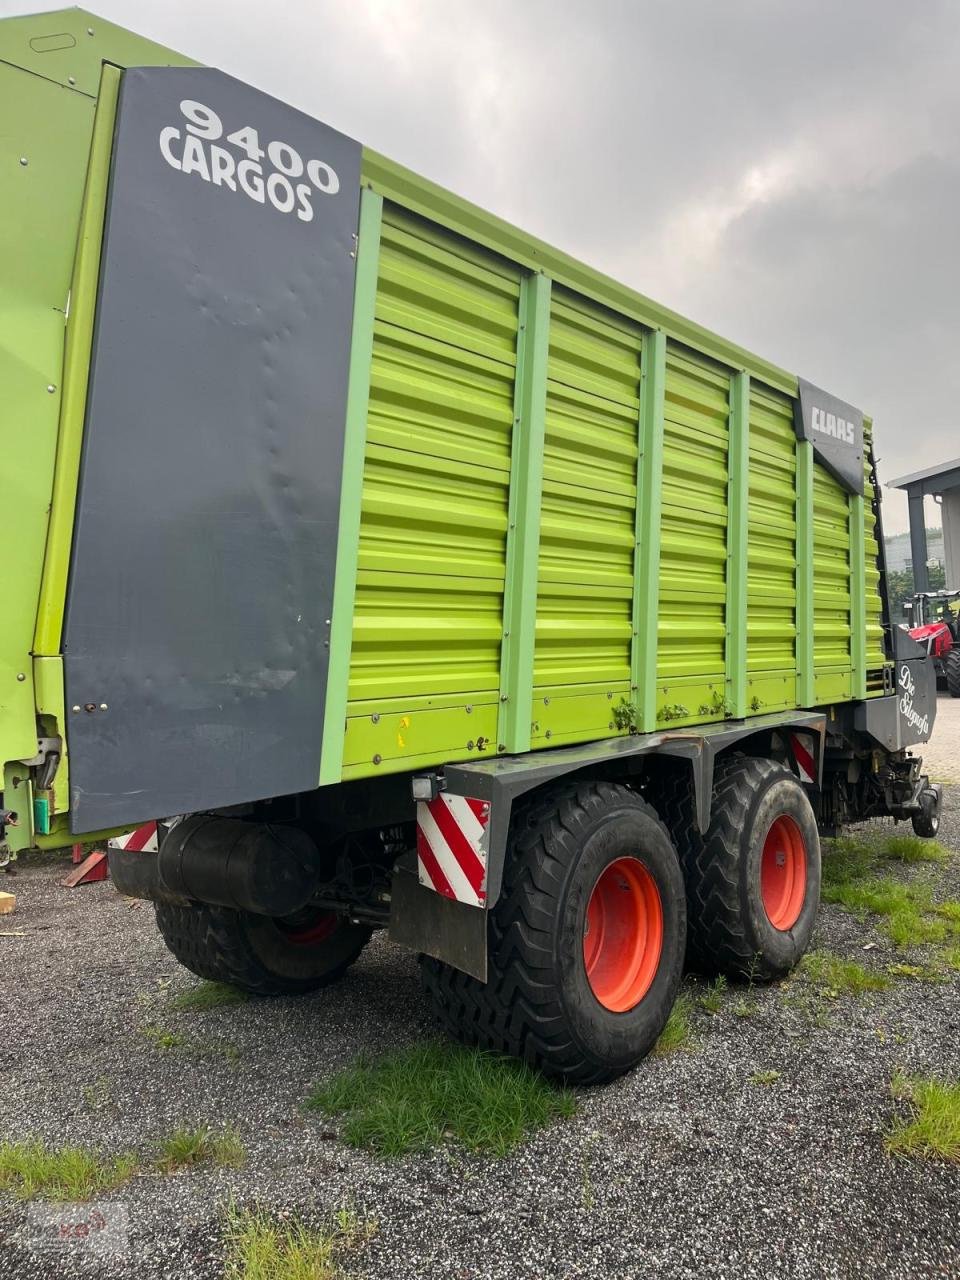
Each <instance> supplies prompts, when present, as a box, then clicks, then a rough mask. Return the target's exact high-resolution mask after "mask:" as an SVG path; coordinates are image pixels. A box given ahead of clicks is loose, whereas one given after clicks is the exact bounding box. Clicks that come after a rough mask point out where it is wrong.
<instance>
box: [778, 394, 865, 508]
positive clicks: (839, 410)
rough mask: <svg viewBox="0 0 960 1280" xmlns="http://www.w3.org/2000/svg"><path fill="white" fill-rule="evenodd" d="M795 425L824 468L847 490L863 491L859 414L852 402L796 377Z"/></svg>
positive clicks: (860, 419) (799, 434)
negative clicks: (810, 445) (797, 390)
mask: <svg viewBox="0 0 960 1280" xmlns="http://www.w3.org/2000/svg"><path fill="white" fill-rule="evenodd" d="M797 382H798V384H799V392H800V394H799V397H798V399H797V402H796V413H795V419H796V421H795V427H796V432H797V439H798V440H809V441H810V443H811V444H812V445H813V452H814V454H815V455H816V457H817V458H818V459H819V460H820V462H822V463H823V465H824V466H825V467H826V469H827V470H828V471H829V472H830V474H831V475H832V476H833V477H834V479H835V480H837V481H839V483H840V484H842V485H843V487H844V488H845V489H848V490H849V491H850V493H858V494H862V493H863V413H862V412H861V411H860V410H859V409H858V408H856V406H855V405H852V404H847V402H846V400H839V399H838V398H837V397H836V396H833V395H831V394H830V392H829V391H824V390H822V389H821V388H820V387H815V386H814V385H813V383H812V382H807V381H806V379H805V378H798V379H797Z"/></svg>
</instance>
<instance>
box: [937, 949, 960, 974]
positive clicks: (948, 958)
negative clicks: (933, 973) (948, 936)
mask: <svg viewBox="0 0 960 1280" xmlns="http://www.w3.org/2000/svg"><path fill="white" fill-rule="evenodd" d="M941 958H942V959H943V963H944V964H945V965H946V966H947V968H948V969H954V970H958V971H960V947H945V948H944V950H943V951H942V953H941Z"/></svg>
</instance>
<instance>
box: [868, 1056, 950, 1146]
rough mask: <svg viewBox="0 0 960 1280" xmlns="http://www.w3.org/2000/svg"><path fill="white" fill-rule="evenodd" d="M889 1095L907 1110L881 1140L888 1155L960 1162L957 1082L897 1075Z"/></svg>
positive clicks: (898, 1073)
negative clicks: (902, 1103) (908, 1111)
mask: <svg viewBox="0 0 960 1280" xmlns="http://www.w3.org/2000/svg"><path fill="white" fill-rule="evenodd" d="M890 1092H891V1094H892V1096H893V1097H894V1098H895V1099H896V1100H898V1101H902V1102H906V1103H908V1104H909V1107H910V1115H909V1116H908V1117H906V1118H903V1119H901V1120H898V1121H897V1122H896V1123H895V1124H894V1126H893V1128H892V1129H891V1130H890V1132H889V1133H888V1134H887V1136H886V1139H885V1146H886V1149H887V1151H888V1152H890V1154H891V1155H897V1156H908V1157H914V1158H917V1159H942V1160H950V1161H954V1162H960V1083H955V1082H953V1083H948V1082H945V1081H943V1080H936V1079H932V1078H926V1079H923V1078H919V1077H917V1078H911V1077H909V1076H905V1075H903V1074H902V1073H900V1072H897V1073H896V1074H895V1075H894V1077H893V1081H892V1083H891V1087H890Z"/></svg>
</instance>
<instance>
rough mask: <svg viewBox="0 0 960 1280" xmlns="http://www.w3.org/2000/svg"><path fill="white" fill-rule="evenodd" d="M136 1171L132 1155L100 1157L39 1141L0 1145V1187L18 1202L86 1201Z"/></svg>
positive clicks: (134, 1158) (135, 1161) (79, 1149)
mask: <svg viewBox="0 0 960 1280" xmlns="http://www.w3.org/2000/svg"><path fill="white" fill-rule="evenodd" d="M136 1170H137V1159H136V1157H135V1156H134V1155H131V1154H127V1155H122V1156H112V1157H104V1156H100V1155H98V1154H96V1153H95V1152H93V1151H86V1150H84V1149H83V1148H81V1147H59V1148H56V1149H53V1148H50V1147H47V1146H45V1145H44V1143H42V1142H39V1141H31V1142H3V1143H0V1187H3V1188H4V1189H5V1190H7V1191H12V1192H13V1194H14V1195H15V1196H18V1197H19V1198H20V1199H21V1200H28V1199H30V1198H32V1197H33V1196H44V1197H46V1198H48V1199H51V1200H88V1199H89V1198H90V1196H92V1195H96V1194H97V1193H98V1192H101V1191H112V1190H113V1188H114V1187H118V1186H120V1184H121V1183H123V1182H126V1181H127V1179H128V1178H130V1177H132V1176H133V1174H134V1173H135V1172H136Z"/></svg>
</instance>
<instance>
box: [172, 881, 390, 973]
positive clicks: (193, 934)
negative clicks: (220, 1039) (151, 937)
mask: <svg viewBox="0 0 960 1280" xmlns="http://www.w3.org/2000/svg"><path fill="white" fill-rule="evenodd" d="M155 905H156V914H157V925H158V927H159V929H160V933H161V935H162V936H163V940H164V942H165V943H166V944H167V947H168V949H169V950H170V951H171V952H172V953H173V955H174V956H175V957H176V959H177V960H179V962H180V963H181V964H182V965H184V966H185V967H186V968H187V969H189V970H190V971H191V972H192V973H195V974H196V975H197V977H198V978H206V979H208V980H209V981H211V982H226V983H229V984H230V985H231V986H235V987H242V988H243V990H245V991H250V992H252V993H253V994H255V995H261V996H276V995H289V994H291V993H293V992H297V991H305V990H307V989H308V988H309V987H321V986H326V985H327V984H328V983H330V982H334V981H335V980H336V979H337V978H339V977H340V975H341V974H342V973H343V972H344V971H345V970H346V969H347V968H349V966H350V965H351V964H353V962H354V960H356V959H357V957H358V956H359V954H360V952H361V951H362V949H363V947H364V945H365V942H366V939H363V940H362V941H360V942H359V945H358V946H357V948H356V951H355V952H354V953H353V954H352V955H350V956H348V957H347V958H346V959H345V960H344V961H343V962H342V963H340V964H339V965H337V966H336V967H335V968H333V969H331V970H330V972H329V973H327V974H324V976H323V977H322V978H317V979H316V980H314V981H312V982H311V983H309V984H304V983H303V982H291V981H288V980H285V979H284V978H283V977H279V976H277V975H276V974H272V973H271V972H270V970H269V969H268V968H267V967H266V965H265V964H264V963H263V961H262V960H261V959H260V957H259V956H258V955H257V954H256V952H255V951H254V950H253V948H252V947H251V946H250V943H249V940H248V938H247V935H246V930H245V928H244V913H243V912H242V911H233V910H231V909H230V908H229V907H211V906H205V905H203V904H201V903H197V904H195V905H180V904H178V903H170V902H157V903H156V904H155Z"/></svg>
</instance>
